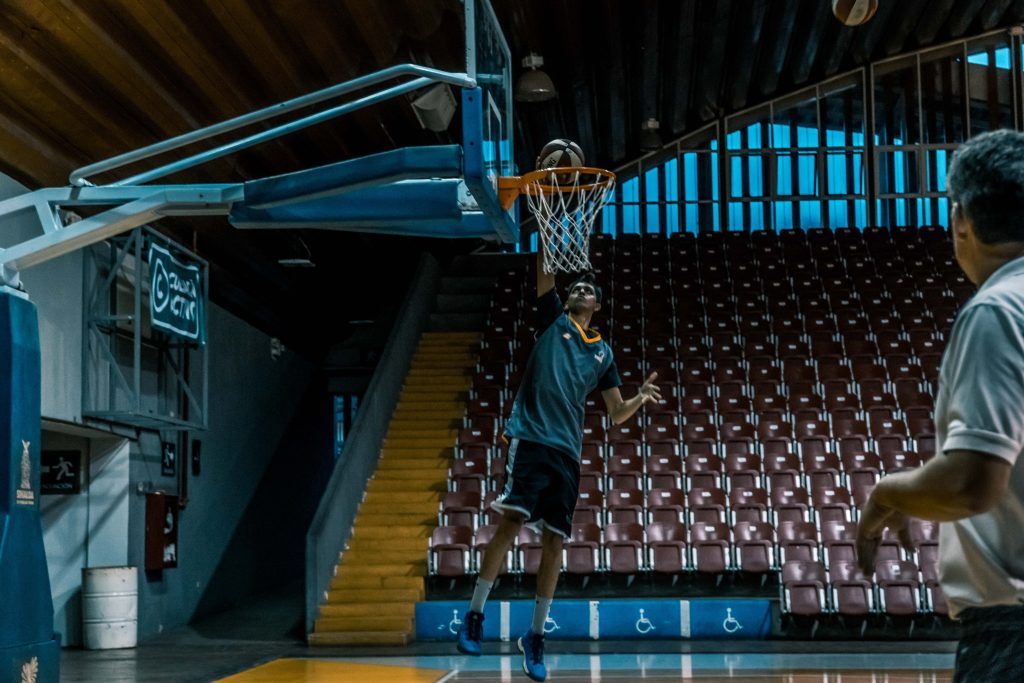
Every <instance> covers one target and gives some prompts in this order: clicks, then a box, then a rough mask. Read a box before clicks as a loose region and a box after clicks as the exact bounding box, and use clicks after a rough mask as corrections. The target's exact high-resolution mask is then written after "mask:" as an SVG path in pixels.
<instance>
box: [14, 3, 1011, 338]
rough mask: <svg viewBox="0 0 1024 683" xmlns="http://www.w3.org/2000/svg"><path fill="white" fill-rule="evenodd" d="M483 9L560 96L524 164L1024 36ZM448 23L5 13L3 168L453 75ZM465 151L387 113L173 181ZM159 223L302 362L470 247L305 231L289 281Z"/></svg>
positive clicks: (541, 108)
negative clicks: (333, 94) (423, 257)
mask: <svg viewBox="0 0 1024 683" xmlns="http://www.w3.org/2000/svg"><path fill="white" fill-rule="evenodd" d="M494 3H495V9H496V11H497V13H498V16H499V18H500V20H501V22H502V25H503V27H504V29H505V33H506V35H507V36H508V37H509V42H510V45H511V47H512V51H513V58H514V60H515V61H516V71H517V73H518V70H519V69H518V62H519V60H520V59H521V58H522V57H523V56H525V55H526V54H527V53H528V52H531V51H532V52H538V53H540V54H542V55H543V56H544V58H545V61H546V64H545V69H546V70H547V72H548V73H549V74H550V75H551V76H552V78H553V79H554V81H555V84H556V87H557V88H558V91H559V97H558V98H557V99H556V100H554V101H551V102H547V103H539V104H519V105H517V107H518V108H517V119H518V120H517V125H516V138H517V139H516V145H517V149H518V153H517V159H518V162H519V164H520V166H521V167H525V166H529V165H531V164H532V157H533V154H534V152H535V150H536V149H537V148H538V147H539V146H540V145H541V144H543V142H544V141H546V140H548V139H550V138H552V137H557V136H562V135H565V136H568V137H571V138H574V139H576V140H578V141H579V142H580V143H581V144H582V145H583V147H584V149H585V150H586V151H587V153H588V160H589V161H591V162H592V163H596V164H598V165H602V166H608V167H615V166H618V165H620V164H622V163H624V162H627V161H629V160H630V159H633V158H636V157H637V156H639V155H640V153H641V149H640V135H641V123H642V122H643V121H645V120H646V119H648V118H655V119H658V120H659V122H660V125H661V131H660V132H661V134H662V138H663V139H664V140H665V141H670V140H671V139H674V138H676V137H678V136H680V135H681V134H683V133H685V132H686V131H687V130H692V129H694V128H695V127H698V126H699V125H701V124H702V123H704V122H706V121H709V120H712V119H714V118H715V117H718V116H721V115H723V114H727V113H729V112H732V111H736V110H738V109H742V108H744V107H747V106H750V105H752V104H755V103H757V102H760V101H764V100H766V99H769V98H771V97H773V96H777V95H780V94H783V93H785V92H787V91H791V90H793V89H795V88H799V87H801V86H804V85H808V84H811V83H814V82H816V81H818V80H820V79H822V78H825V77H828V76H830V75H833V74H835V73H838V72H841V71H843V70H846V69H849V68H852V67H855V66H858V65H861V64H864V63H866V62H868V61H871V60H875V59H879V58H882V57H885V56H889V55H894V54H899V53H901V52H906V51H909V50H912V49H915V48H917V47H920V46H927V45H933V44H936V43H941V42H944V41H947V40H950V39H952V38H957V37H960V36H965V35H972V34H976V33H979V32H982V31H985V30H989V29H992V28H995V27H1000V26H1010V25H1013V24H1016V23H1018V22H1020V21H1024V0H901V1H900V2H895V1H894V0H881V6H880V9H879V12H878V14H877V16H876V17H875V18H874V19H873V20H872V21H871V22H870V23H868V24H867V25H865V26H864V27H861V28H857V29H849V28H844V27H842V26H841V25H840V24H839V23H838V22H837V21H836V20H835V19H834V18H833V17H832V14H831V11H830V2H829V0H632V1H631V2H626V1H625V0H494ZM461 15H462V7H461V3H460V2H459V0H334V1H331V2H319V1H317V0H145V1H141V0H45V1H41V0H7V1H6V2H4V3H0V171H3V172H5V173H7V174H9V175H11V176H13V177H14V178H16V179H18V180H19V181H21V182H22V183H24V184H26V185H28V186H29V187H32V188H34V187H41V186H51V185H64V184H66V183H67V177H68V174H69V173H70V171H72V170H73V169H75V168H78V167H80V166H83V165H85V164H88V163H91V162H94V161H97V160H99V159H103V158H106V157H109V156H113V155H115V154H119V153H121V152H124V151H127V150H130V149H134V148H137V147H141V146H143V145H147V144H151V143H153V142H156V141H159V140H162V139H165V138H168V137H171V136H173V135H177V134H180V133H183V132H186V131H189V130H193V129H195V128H198V127H201V126H205V125H209V124H211V123H215V122H217V121H221V120H224V119H226V118H230V117H232V116H237V115H240V114H244V113H247V112H249V111H251V110H253V109H256V108H260V107H264V106H267V105H270V104H273V103H276V102H280V101H283V100H286V99H288V98H291V97H295V96H298V95H302V94H304V93H307V92H311V91H314V90H317V89H320V88H323V87H326V86H328V85H332V84H334V83H340V82H342V81H345V80H347V79H350V78H353V77H355V76H358V75H362V74H366V73H369V72H371V71H375V70H377V69H380V68H384V67H386V66H390V65H392V64H398V63H403V62H414V63H419V64H424V65H427V66H434V67H437V68H441V69H448V70H453V71H461V70H462V69H463V65H462V59H463V45H462V26H461V24H462V21H461ZM460 138H461V133H460V131H459V126H458V122H457V120H456V123H455V124H453V126H452V127H451V129H450V130H449V131H448V132H447V133H442V134H436V133H430V132H427V131H424V130H422V129H421V128H420V127H419V124H418V123H417V121H416V119H415V117H414V116H413V114H412V111H411V109H410V108H409V106H408V104H407V102H405V101H402V100H395V101H392V102H389V103H386V104H383V105H379V106H376V107H373V108H371V109H367V110H363V111H361V112H357V113H355V114H352V115H349V116H347V117H344V118H342V119H337V120H335V121H333V122H330V123H328V124H323V125H321V126H318V127H316V128H314V129H311V130H309V131H307V132H305V133H302V134H299V135H293V136H289V137H287V138H285V139H282V140H279V141H277V142H273V143H269V144H266V145H263V146H261V147H259V148H256V149H252V150H248V151H245V152H243V153H240V154H238V155H236V156H234V157H231V158H230V159H227V160H224V161H221V162H217V163H213V164H209V165H206V166H203V167H201V168H198V169H193V170H189V171H186V172H183V173H181V174H179V175H178V176H176V177H173V178H171V180H176V181H182V182H190V181H195V182H207V181H221V182H224V181H235V180H245V179H250V178H255V177H262V176H266V175H271V174H275V173H283V172H287V171H292V170H297V169H301V168H308V167H310V166H314V165H317V164H322V163H329V162H333V161H338V160H342V159H347V158H352V157H356V156H361V155H364V154H368V153H372V152H377V151H382V150H385V149H392V148H396V147H401V146H407V145H417V144H428V143H437V142H449V141H458V140H459V139H460ZM132 170H133V169H132V168H128V169H126V170H125V171H119V172H118V174H117V175H118V177H123V175H126V174H127V173H128V172H130V171H132ZM113 177H114V176H111V177H110V179H113ZM98 180H99V181H104V180H106V179H105V178H103V177H101V178H99V179H98ZM165 223H166V224H163V223H161V224H158V227H160V229H162V230H164V231H166V232H168V233H170V234H172V235H173V236H175V237H177V238H178V239H180V240H181V241H183V242H185V243H187V244H192V245H195V247H196V249H197V250H198V251H199V252H200V253H201V254H202V255H203V256H205V257H207V258H209V259H210V260H211V262H212V263H213V279H212V286H213V296H214V300H215V301H217V302H218V303H221V304H222V305H225V306H226V307H228V308H229V309H231V310H233V311H234V312H236V313H238V314H239V315H242V316H243V317H245V318H247V319H249V320H250V321H252V322H254V323H255V324H257V325H259V326H260V327H262V328H263V329H265V330H266V331H268V332H269V333H271V334H277V335H279V336H282V337H284V338H285V339H286V340H287V341H290V342H291V343H292V344H294V345H295V346H298V347H300V348H303V349H304V350H307V351H309V352H310V353H311V354H312V355H316V354H318V353H320V352H322V350H323V349H324V348H325V347H326V345H328V344H329V343H330V342H331V341H332V340H335V339H336V338H338V337H339V336H341V335H343V334H344V333H345V332H346V330H347V329H348V328H347V326H346V324H345V321H347V320H348V319H351V318H360V317H374V316H375V315H376V314H377V313H378V312H379V309H380V308H381V307H382V306H383V305H384V304H385V302H392V303H393V302H394V301H396V299H397V298H399V297H400V296H401V293H402V292H403V291H404V287H405V284H406V283H407V282H408V277H409V271H410V269H411V268H412V267H413V266H414V264H415V261H416V258H417V255H418V254H419V253H420V252H421V251H422V250H431V251H433V252H435V253H436V254H437V255H438V256H439V257H441V258H442V259H448V258H450V257H452V256H454V255H456V254H458V253H464V252H466V251H469V250H470V249H472V248H475V247H477V246H478V244H477V243H471V242H455V243H451V242H440V241H431V240H413V239H402V238H384V237H380V236H374V235H366V234H355V233H348V234H340V233H304V234H303V236H302V237H303V240H305V241H306V243H307V244H308V245H309V246H310V248H311V250H312V252H313V259H314V261H316V263H317V266H318V267H317V268H316V269H314V270H307V271H294V270H286V269H283V268H281V267H280V266H278V265H277V263H276V261H277V259H278V258H281V257H282V256H289V255H296V250H298V249H301V246H297V242H296V240H295V236H294V235H293V234H290V233H285V232H277V231H268V232H262V231H261V232H259V233H243V232H240V231H234V230H233V229H231V228H230V227H228V225H227V223H226V221H223V220H221V219H217V220H214V219H194V220H184V219H181V220H177V221H174V222H172V221H165ZM369 288H373V289H374V291H375V294H374V295H372V296H361V297H356V298H355V299H357V300H352V299H353V298H352V297H349V296H347V294H348V293H350V292H352V291H356V290H357V289H358V291H360V292H366V291H367V290H368V289H369ZM335 292H336V293H337V296H333V293H335ZM325 302H326V303H325Z"/></svg>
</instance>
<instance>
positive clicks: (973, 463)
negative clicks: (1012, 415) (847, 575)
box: [857, 450, 1012, 574]
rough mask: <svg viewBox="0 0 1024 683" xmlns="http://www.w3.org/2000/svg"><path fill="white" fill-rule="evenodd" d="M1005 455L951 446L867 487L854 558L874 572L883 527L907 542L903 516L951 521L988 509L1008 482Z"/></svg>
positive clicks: (998, 497)
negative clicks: (919, 464)
mask: <svg viewBox="0 0 1024 683" xmlns="http://www.w3.org/2000/svg"><path fill="white" fill-rule="evenodd" d="M1011 470H1012V467H1011V465H1010V463H1009V462H1007V461H1006V460H1004V459H1002V458H999V457H996V456H994V455H989V454H988V453H981V452H979V451H968V450H952V451H948V452H947V453H946V454H945V455H941V454H940V455H936V456H935V457H934V458H932V459H931V460H929V461H928V462H927V463H925V465H923V466H922V467H918V468H917V469H914V470H908V471H905V472H897V473H895V474H891V475H889V476H887V477H884V478H882V480H881V481H879V482H878V484H877V485H876V486H875V488H874V489H873V490H872V491H871V495H870V496H869V497H868V501H867V503H865V505H864V509H863V510H861V516H860V524H859V525H858V528H857V562H858V564H859V565H860V567H861V569H862V570H863V571H864V573H865V574H870V573H871V572H873V571H874V564H875V554H876V552H877V550H878V543H879V540H880V539H881V537H882V531H883V530H884V529H885V528H889V529H892V530H893V531H895V532H897V533H898V534H899V536H900V539H901V541H903V544H904V545H905V546H908V545H909V541H910V539H909V531H908V528H907V517H917V518H919V519H928V520H932V521H937V522H953V521H956V520H958V519H964V518H966V517H973V516H974V515H977V514H981V513H983V512H987V511H988V510H990V509H991V508H992V507H993V506H994V505H995V504H996V503H997V502H998V501H999V499H1000V498H1002V496H1003V495H1004V494H1005V493H1006V489H1007V487H1008V486H1009V482H1010V472H1011Z"/></svg>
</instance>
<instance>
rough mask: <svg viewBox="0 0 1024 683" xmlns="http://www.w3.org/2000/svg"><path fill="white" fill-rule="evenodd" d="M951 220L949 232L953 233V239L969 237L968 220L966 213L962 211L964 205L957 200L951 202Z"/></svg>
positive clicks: (961, 239)
mask: <svg viewBox="0 0 1024 683" xmlns="http://www.w3.org/2000/svg"><path fill="white" fill-rule="evenodd" d="M952 214H953V220H951V221H950V226H949V227H950V232H951V233H952V235H953V239H955V240H959V241H963V240H966V239H967V238H968V237H970V231H971V226H970V220H969V219H968V218H967V214H965V213H964V207H963V206H962V205H960V204H959V203H957V202H953V211H952Z"/></svg>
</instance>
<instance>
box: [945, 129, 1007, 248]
mask: <svg viewBox="0 0 1024 683" xmlns="http://www.w3.org/2000/svg"><path fill="white" fill-rule="evenodd" d="M946 186H947V188H948V189H949V196H950V198H951V199H952V200H953V201H954V202H956V203H957V204H959V205H960V208H961V209H962V210H963V212H964V214H965V215H966V217H967V218H968V219H969V220H970V221H971V223H972V224H973V226H974V233H975V234H976V235H977V236H978V239H979V240H980V241H981V242H983V243H985V244H998V243H1001V242H1024V134H1021V133H1018V132H1016V131H1012V130H997V131H992V132H991V133H983V134H981V135H979V136H977V137H974V138H971V139H970V140H968V141H967V142H965V143H964V144H963V145H961V146H960V148H959V149H958V150H957V151H956V152H955V153H954V154H953V158H952V159H951V160H950V162H949V172H948V174H947V175H946Z"/></svg>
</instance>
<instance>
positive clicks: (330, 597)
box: [327, 588, 422, 605]
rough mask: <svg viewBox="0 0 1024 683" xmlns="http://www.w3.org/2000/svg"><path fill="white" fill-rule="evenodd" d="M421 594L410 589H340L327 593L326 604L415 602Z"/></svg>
mask: <svg viewBox="0 0 1024 683" xmlns="http://www.w3.org/2000/svg"><path fill="white" fill-rule="evenodd" d="M421 592H422V591H417V590H413V589H411V588H388V589H385V588H377V589H366V588H361V589H358V590H351V589H347V588H342V589H340V590H329V591H327V603H328V604H338V605H348V604H358V603H364V604H366V603H378V602H416V601H418V600H419V599H420V593H421Z"/></svg>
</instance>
